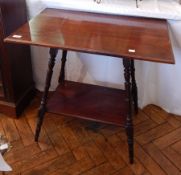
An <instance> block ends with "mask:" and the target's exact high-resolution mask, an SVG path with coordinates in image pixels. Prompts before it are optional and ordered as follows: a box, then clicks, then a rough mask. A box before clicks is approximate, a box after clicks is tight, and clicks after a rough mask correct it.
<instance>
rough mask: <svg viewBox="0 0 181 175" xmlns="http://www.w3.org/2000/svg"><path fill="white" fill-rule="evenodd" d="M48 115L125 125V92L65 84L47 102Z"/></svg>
mask: <svg viewBox="0 0 181 175" xmlns="http://www.w3.org/2000/svg"><path fill="white" fill-rule="evenodd" d="M47 112H51V113H55V114H63V115H67V116H72V117H77V118H81V119H87V120H92V121H97V122H101V123H108V124H114V125H118V126H124V125H125V121H126V116H127V114H128V102H127V100H126V94H125V91H124V90H119V89H113V88H106V87H101V86H96V85H88V84H82V83H77V82H71V81H65V83H64V84H61V85H59V86H58V87H57V89H56V91H55V92H54V94H53V95H52V97H51V98H50V99H49V100H48V104H47Z"/></svg>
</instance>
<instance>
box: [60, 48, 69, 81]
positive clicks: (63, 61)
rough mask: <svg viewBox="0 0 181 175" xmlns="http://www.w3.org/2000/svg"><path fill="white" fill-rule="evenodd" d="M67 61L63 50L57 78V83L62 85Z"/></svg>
mask: <svg viewBox="0 0 181 175" xmlns="http://www.w3.org/2000/svg"><path fill="white" fill-rule="evenodd" d="M66 60H67V50H63V52H62V65H61V70H60V76H59V80H58V81H59V83H63V82H64V80H65V63H66Z"/></svg>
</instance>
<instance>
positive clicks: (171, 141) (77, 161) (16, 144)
mask: <svg viewBox="0 0 181 175" xmlns="http://www.w3.org/2000/svg"><path fill="white" fill-rule="evenodd" d="M38 105H39V100H38V98H37V99H35V100H34V101H33V103H32V104H31V105H30V106H29V107H28V109H27V110H26V111H25V112H24V114H23V115H22V116H21V117H20V118H19V119H18V120H17V119H11V118H7V117H6V116H3V115H2V114H1V115H0V132H1V133H4V134H5V135H6V136H7V137H8V138H9V140H10V142H11V144H12V146H13V147H12V149H11V150H10V151H9V152H8V153H7V154H6V155H5V158H6V160H7V161H8V163H9V164H10V165H11V166H12V167H13V172H11V173H6V174H8V175H9V174H11V175H12V174H13V175H181V117H178V116H174V115H171V114H168V113H166V112H164V111H163V110H162V109H160V108H158V107H156V106H153V105H149V106H147V107H145V108H144V109H143V110H141V111H139V114H138V115H137V116H136V117H135V119H134V124H135V164H133V165H130V164H129V163H128V155H127V143H126V141H125V139H126V136H125V132H124V130H123V129H122V128H119V127H115V126H110V125H96V124H95V123H92V122H87V121H82V120H78V119H73V118H66V117H63V116H61V117H60V116H56V115H50V114H47V115H46V117H45V121H44V124H43V129H42V132H41V136H40V140H39V143H38V144H37V143H35V142H34V130H35V123H36V114H37V109H38Z"/></svg>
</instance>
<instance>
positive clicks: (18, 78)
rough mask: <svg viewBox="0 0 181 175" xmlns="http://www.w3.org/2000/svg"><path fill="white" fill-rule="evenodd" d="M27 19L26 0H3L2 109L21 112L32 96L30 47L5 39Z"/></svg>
mask: <svg viewBox="0 0 181 175" xmlns="http://www.w3.org/2000/svg"><path fill="white" fill-rule="evenodd" d="M26 21H27V11H26V1H25V0H0V113H4V114H7V115H10V116H18V115H20V114H21V113H22V111H23V110H24V108H25V107H26V106H27V105H28V103H29V102H30V100H31V99H32V98H33V96H34V93H35V89H34V82H33V77H32V65H31V56H30V47H29V46H24V45H14V44H6V43H4V42H3V39H4V38H5V37H7V36H8V35H9V34H10V33H12V32H13V31H14V30H16V29H17V28H18V27H19V26H21V25H22V24H24V23H25V22H26Z"/></svg>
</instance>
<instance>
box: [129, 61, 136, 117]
mask: <svg viewBox="0 0 181 175" xmlns="http://www.w3.org/2000/svg"><path fill="white" fill-rule="evenodd" d="M131 84H132V96H133V102H134V111H135V113H136V114H137V113H138V92H137V85H136V80H135V67H134V60H131Z"/></svg>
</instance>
